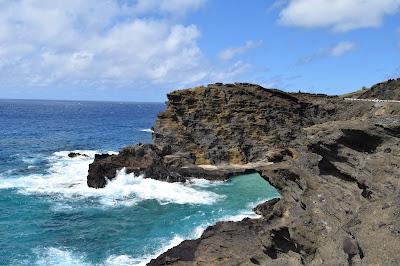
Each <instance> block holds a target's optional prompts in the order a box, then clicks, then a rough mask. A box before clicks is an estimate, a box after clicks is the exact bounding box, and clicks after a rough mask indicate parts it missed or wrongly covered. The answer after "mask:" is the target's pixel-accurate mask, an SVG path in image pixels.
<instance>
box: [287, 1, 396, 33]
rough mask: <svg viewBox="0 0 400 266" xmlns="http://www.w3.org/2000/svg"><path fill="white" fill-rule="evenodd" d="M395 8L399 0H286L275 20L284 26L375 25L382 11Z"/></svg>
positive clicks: (335, 28) (341, 29)
mask: <svg viewBox="0 0 400 266" xmlns="http://www.w3.org/2000/svg"><path fill="white" fill-rule="evenodd" d="M281 3H282V2H281ZM399 9H400V0H289V1H288V3H287V4H286V5H284V8H283V10H282V11H281V13H280V18H279V21H280V22H281V23H282V24H284V25H287V26H297V27H304V28H314V27H327V28H330V29H332V30H333V31H337V32H344V31H350V30H354V29H359V28H369V27H379V26H380V25H382V23H383V20H384V17H385V16H386V15H392V14H395V13H397V12H399Z"/></svg>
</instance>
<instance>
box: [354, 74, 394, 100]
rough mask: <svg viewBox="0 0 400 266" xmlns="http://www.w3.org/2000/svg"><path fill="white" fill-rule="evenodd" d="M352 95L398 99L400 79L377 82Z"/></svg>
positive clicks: (364, 97)
mask: <svg viewBox="0 0 400 266" xmlns="http://www.w3.org/2000/svg"><path fill="white" fill-rule="evenodd" d="M352 96H353V97H355V98H359V99H379V100H394V101H400V79H390V80H388V81H385V82H381V83H378V84H376V85H374V86H372V87H371V88H368V89H367V88H365V89H362V90H360V91H358V92H355V93H354V94H353V95H352Z"/></svg>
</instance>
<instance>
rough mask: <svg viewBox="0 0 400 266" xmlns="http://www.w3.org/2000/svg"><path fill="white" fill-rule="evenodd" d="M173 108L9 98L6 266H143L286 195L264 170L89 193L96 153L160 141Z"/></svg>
mask: <svg viewBox="0 0 400 266" xmlns="http://www.w3.org/2000/svg"><path fill="white" fill-rule="evenodd" d="M164 107H165V106H164V104H159V103H123V102H121V103H119V102H112V103H111V102H67V101H29V100H0V265H143V264H145V263H146V262H148V261H149V260H150V259H151V258H153V257H154V256H156V255H158V254H160V253H161V252H163V251H165V250H166V249H168V248H169V247H172V246H174V245H177V244H179V242H181V241H182V240H184V239H190V238H195V237H198V236H199V235H200V234H201V232H202V231H203V230H204V229H205V228H206V226H208V225H210V224H213V223H215V222H217V221H220V220H240V219H243V218H244V217H254V216H255V214H254V213H253V212H252V211H251V209H252V207H254V206H255V205H256V204H257V203H259V202H261V201H263V200H266V199H269V198H272V197H276V196H279V194H278V193H277V191H276V190H275V189H274V188H273V187H271V186H269V184H268V183H267V182H265V181H264V180H263V179H262V178H261V177H260V176H259V175H257V174H254V175H247V176H240V177H235V178H232V179H231V180H230V181H229V182H226V183H221V182H216V183H211V182H208V181H205V180H198V181H196V182H194V183H186V184H170V183H164V182H160V181H156V180H152V179H143V178H142V177H135V176H133V175H127V174H125V173H123V172H122V171H121V172H120V173H119V174H118V176H117V178H116V179H115V180H114V181H112V182H110V183H109V184H108V185H107V187H106V188H104V189H99V190H96V189H92V188H88V187H87V185H86V176H87V170H88V165H89V164H90V163H91V162H92V161H93V158H94V154H95V153H99V152H118V150H119V149H121V148H122V147H124V146H126V145H129V144H133V143H139V142H142V143H143V142H150V141H151V132H149V129H150V128H151V126H152V125H153V123H154V121H155V118H156V115H157V113H159V112H160V111H162V110H163V109H164ZM70 151H78V152H81V153H85V154H87V155H89V157H76V158H69V157H68V153H69V152H70Z"/></svg>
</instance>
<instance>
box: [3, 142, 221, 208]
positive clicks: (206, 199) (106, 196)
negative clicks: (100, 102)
mask: <svg viewBox="0 0 400 266" xmlns="http://www.w3.org/2000/svg"><path fill="white" fill-rule="evenodd" d="M70 152H71V151H60V152H55V153H54V154H52V155H51V156H50V157H49V158H48V161H49V165H50V167H49V169H48V171H47V173H46V174H33V175H27V176H22V177H18V178H3V179H0V189H11V188H13V189H17V191H18V192H19V193H22V194H26V195H30V194H39V195H45V196H46V195H53V196H54V195H55V196H57V197H60V198H61V199H68V200H80V199H86V198H95V199H97V200H98V202H99V203H100V204H102V205H105V206H132V205H135V204H136V203H138V202H140V201H144V200H157V201H159V203H161V204H168V203H175V204H213V203H214V202H215V201H217V200H218V199H220V198H221V196H219V195H217V194H215V193H213V192H209V191H203V190H201V189H200V188H196V187H194V186H191V184H181V183H166V182H161V181H157V180H153V179H146V178H143V177H136V176H134V175H133V174H126V173H125V171H124V170H121V171H119V172H118V173H117V176H116V178H115V179H113V180H112V181H110V182H109V183H108V184H107V186H106V187H105V188H103V189H94V188H90V187H88V186H87V183H86V178H87V171H88V166H89V164H90V163H91V162H92V161H93V159H94V155H95V154H96V153H98V152H97V151H87V150H85V151H73V152H77V153H81V154H85V155H86V156H77V157H74V158H70V157H68V154H69V153H70ZM56 209H58V208H57V207H56ZM60 209H62V210H65V209H68V207H65V206H64V205H63V207H62V208H60Z"/></svg>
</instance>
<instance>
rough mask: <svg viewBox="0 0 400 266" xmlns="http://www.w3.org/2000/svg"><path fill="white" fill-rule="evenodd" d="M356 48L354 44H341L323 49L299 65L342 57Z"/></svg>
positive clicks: (345, 42)
mask: <svg viewBox="0 0 400 266" xmlns="http://www.w3.org/2000/svg"><path fill="white" fill-rule="evenodd" d="M355 48H356V44H355V43H354V42H349V41H344V42H340V43H338V44H336V45H333V46H330V47H325V48H321V49H319V50H318V51H317V52H315V53H314V54H312V55H310V56H307V57H304V58H302V59H300V60H299V62H298V63H299V64H300V65H304V64H308V63H311V62H312V61H315V60H317V59H319V58H323V57H341V56H343V55H345V54H347V53H349V52H351V51H352V50H354V49H355Z"/></svg>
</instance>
